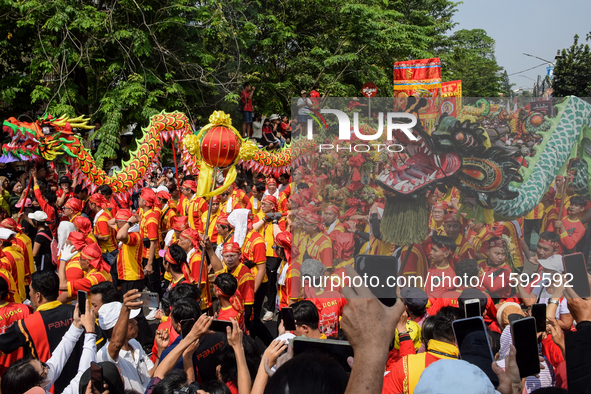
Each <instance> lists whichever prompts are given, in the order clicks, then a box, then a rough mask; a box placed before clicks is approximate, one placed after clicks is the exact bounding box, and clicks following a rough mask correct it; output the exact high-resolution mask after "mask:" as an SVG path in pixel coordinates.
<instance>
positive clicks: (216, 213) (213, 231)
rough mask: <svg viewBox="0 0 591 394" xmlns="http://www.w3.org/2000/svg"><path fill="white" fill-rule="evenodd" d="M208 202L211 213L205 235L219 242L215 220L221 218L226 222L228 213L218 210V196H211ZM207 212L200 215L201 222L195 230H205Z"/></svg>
mask: <svg viewBox="0 0 591 394" xmlns="http://www.w3.org/2000/svg"><path fill="white" fill-rule="evenodd" d="M208 203H209V204H211V215H210V216H209V227H208V228H207V236H208V237H209V239H211V240H212V241H213V242H214V243H219V242H221V239H220V236H219V235H218V230H217V222H218V220H219V219H222V221H223V222H227V220H228V214H227V213H222V211H221V210H220V196H213V198H211V199H210V200H209V202H208ZM208 213H209V212H203V214H202V215H201V223H200V225H199V226H198V227H197V230H200V231H199V232H200V233H203V232H205V227H206V226H207V215H208ZM222 215H223V217H222Z"/></svg>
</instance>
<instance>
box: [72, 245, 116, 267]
mask: <svg viewBox="0 0 591 394" xmlns="http://www.w3.org/2000/svg"><path fill="white" fill-rule="evenodd" d="M80 257H82V258H83V259H86V260H88V264H90V265H91V266H92V268H94V269H96V270H98V271H105V272H109V271H111V266H110V265H109V264H107V263H106V262H105V260H103V254H102V252H101V248H100V247H99V246H98V245H97V244H95V243H92V244H90V245H87V246H86V247H85V248H84V249H82V252H81V253H80Z"/></svg>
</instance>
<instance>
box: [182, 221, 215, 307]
mask: <svg viewBox="0 0 591 394" xmlns="http://www.w3.org/2000/svg"><path fill="white" fill-rule="evenodd" d="M201 239H202V237H201V236H200V234H199V233H198V232H197V230H193V229H192V228H188V229H186V230H184V231H183V232H182V233H181V234H180V235H179V241H178V245H179V246H180V247H181V248H183V250H184V251H185V253H187V263H188V264H189V272H190V273H191V278H192V279H193V283H195V284H198V286H199V289H201V310H207V309H209V308H210V307H211V306H212V303H211V293H210V290H209V279H208V273H209V270H208V267H207V260H206V259H204V258H203V255H202V253H201V249H200V248H199V242H200V241H201ZM200 274H201V277H200V276H199V275H200Z"/></svg>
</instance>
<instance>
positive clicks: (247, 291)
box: [204, 238, 254, 322]
mask: <svg viewBox="0 0 591 394" xmlns="http://www.w3.org/2000/svg"><path fill="white" fill-rule="evenodd" d="M204 246H205V249H206V251H207V254H208V256H209V260H210V261H211V267H212V268H213V270H214V272H215V274H216V275H219V274H222V273H228V272H229V273H231V274H232V276H233V277H235V278H236V280H237V281H238V291H239V292H240V295H241V296H242V298H243V300H244V315H245V321H247V322H248V321H250V320H251V316H252V309H253V305H254V277H253V276H252V272H250V269H249V268H248V267H247V266H246V265H244V264H243V263H242V252H241V251H240V245H238V243H237V242H232V243H227V244H225V245H224V249H223V251H222V256H223V259H224V261H223V263H222V262H221V261H220V259H219V258H218V256H217V255H216V254H215V252H214V250H213V245H212V244H211V242H210V241H209V239H208V238H206V239H205V241H204Z"/></svg>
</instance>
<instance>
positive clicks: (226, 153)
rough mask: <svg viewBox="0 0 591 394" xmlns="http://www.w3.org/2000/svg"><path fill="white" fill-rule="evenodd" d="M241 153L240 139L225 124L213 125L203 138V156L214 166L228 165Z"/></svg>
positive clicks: (204, 159) (223, 166)
mask: <svg viewBox="0 0 591 394" xmlns="http://www.w3.org/2000/svg"><path fill="white" fill-rule="evenodd" d="M239 153H240V139H239V138H238V136H236V134H234V132H233V131H232V130H230V129H229V128H227V127H225V126H215V127H212V128H211V129H210V130H208V131H207V133H206V134H205V137H203V140H201V157H202V158H203V161H205V162H206V163H207V164H209V165H210V166H212V167H218V168H225V167H228V166H229V165H231V164H233V163H234V161H236V158H237V157H238V154H239Z"/></svg>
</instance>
